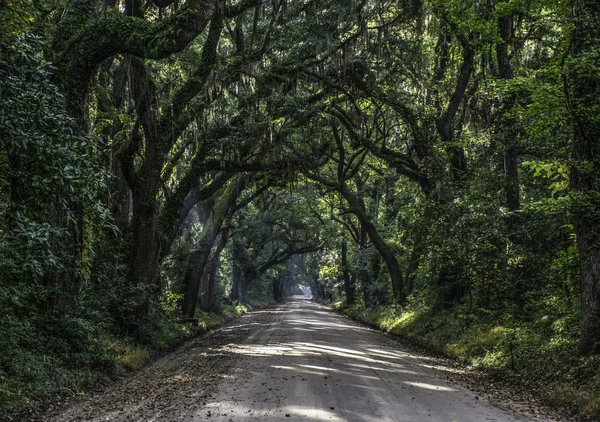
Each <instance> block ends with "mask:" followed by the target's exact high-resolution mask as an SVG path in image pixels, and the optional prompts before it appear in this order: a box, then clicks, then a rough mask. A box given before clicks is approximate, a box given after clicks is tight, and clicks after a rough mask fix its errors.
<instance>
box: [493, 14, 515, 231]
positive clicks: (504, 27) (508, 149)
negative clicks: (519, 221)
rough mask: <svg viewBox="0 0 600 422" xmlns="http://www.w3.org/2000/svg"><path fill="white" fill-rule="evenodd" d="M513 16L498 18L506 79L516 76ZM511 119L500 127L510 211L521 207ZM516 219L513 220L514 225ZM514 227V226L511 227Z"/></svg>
mask: <svg viewBox="0 0 600 422" xmlns="http://www.w3.org/2000/svg"><path fill="white" fill-rule="evenodd" d="M512 22H513V17H512V16H510V15H509V16H504V17H502V18H501V19H499V20H498V29H499V32H500V37H501V41H500V42H499V43H498V44H497V45H496V59H497V61H498V74H499V76H500V78H502V79H504V80H510V79H513V78H514V73H513V70H512V66H511V64H510V56H509V55H508V46H509V43H510V41H511V38H512V35H511V34H512ZM514 103H515V98H514V96H511V97H509V98H507V100H506V104H505V110H504V113H503V114H505V113H506V112H507V111H510V109H511V108H512V107H513V105H514ZM512 120H513V119H510V120H508V121H506V120H505V119H501V123H503V124H508V127H501V128H499V130H498V131H499V132H502V133H504V132H505V133H504V135H503V138H504V139H503V141H504V142H503V143H504V171H505V191H506V207H507V208H508V209H509V210H510V211H516V210H518V209H520V208H521V198H520V196H521V191H520V186H519V155H518V151H517V148H516V146H515V142H516V139H515V138H517V136H518V131H517V130H516V128H515V127H514V125H515V124H516V122H514V121H512ZM513 223H514V221H513V222H511V226H513V225H514V224H513ZM510 229H512V227H510Z"/></svg>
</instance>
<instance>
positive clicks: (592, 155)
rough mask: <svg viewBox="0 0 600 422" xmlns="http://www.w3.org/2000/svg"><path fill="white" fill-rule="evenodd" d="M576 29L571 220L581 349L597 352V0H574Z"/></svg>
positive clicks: (571, 75)
mask: <svg viewBox="0 0 600 422" xmlns="http://www.w3.org/2000/svg"><path fill="white" fill-rule="evenodd" d="M572 4H573V13H574V19H575V29H574V31H573V39H572V44H571V45H572V51H571V56H570V57H569V59H568V60H567V66H568V75H567V94H568V97H569V99H570V106H571V113H572V119H573V129H574V133H573V135H574V136H573V148H572V151H573V166H572V167H571V175H570V184H571V193H572V196H573V200H574V208H573V226H574V228H575V234H576V235H577V247H578V249H579V257H580V266H581V339H580V343H579V349H580V352H581V353H582V354H598V353H600V142H599V140H600V77H599V76H598V75H599V73H598V62H599V52H600V0H573V2H572Z"/></svg>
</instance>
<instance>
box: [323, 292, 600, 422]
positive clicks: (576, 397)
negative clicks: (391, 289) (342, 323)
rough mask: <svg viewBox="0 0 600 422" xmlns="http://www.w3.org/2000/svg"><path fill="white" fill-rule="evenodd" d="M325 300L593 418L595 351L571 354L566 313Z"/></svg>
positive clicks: (596, 412) (599, 405)
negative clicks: (585, 354)
mask: <svg viewBox="0 0 600 422" xmlns="http://www.w3.org/2000/svg"><path fill="white" fill-rule="evenodd" d="M332 306H333V308H334V309H335V310H336V311H338V312H340V313H343V314H344V315H346V316H348V317H350V318H351V319H354V320H357V321H360V322H363V323H366V324H367V325H370V326H372V327H374V328H377V329H379V330H381V331H384V332H387V333H390V334H393V335H397V336H399V337H402V338H403V339H406V340H408V341H410V342H411V343H414V344H418V345H420V346H422V347H424V348H426V349H428V350H431V351H432V352H436V353H441V354H443V355H446V356H448V357H450V358H453V359H456V360H458V361H460V362H463V363H465V364H467V365H471V366H473V367H476V368H481V369H484V370H485V371H486V372H488V373H489V374H490V375H491V376H493V377H497V378H501V379H503V380H505V381H509V382H511V383H518V384H520V385H522V386H524V387H525V388H526V389H528V390H531V391H532V392H535V393H536V395H538V397H539V396H541V397H542V399H543V401H544V402H546V403H547V404H549V405H551V406H554V407H561V408H566V409H568V410H569V411H570V412H572V413H574V414H575V415H577V416H578V417H579V418H581V419H582V420H594V421H596V420H600V356H591V357H582V356H579V355H578V353H577V340H578V332H577V329H576V327H577V323H576V321H574V320H573V318H574V315H573V313H569V312H567V313H565V314H564V315H548V314H545V315H542V314H543V312H539V313H538V314H535V315H534V314H531V313H529V314H523V315H526V316H527V318H524V317H523V318H518V317H515V315H510V314H507V313H494V312H490V311H486V310H477V311H472V310H468V309H467V306H466V305H457V306H455V307H453V308H451V309H446V310H439V309H435V310H434V309H431V308H428V307H426V306H423V305H420V304H418V303H416V302H412V303H409V305H408V306H407V307H406V308H404V309H402V308H400V307H399V306H396V305H386V306H378V307H370V308H366V307H365V306H364V305H362V304H357V305H353V306H347V305H346V304H345V303H344V302H342V301H339V302H336V303H334V304H333V305H332Z"/></svg>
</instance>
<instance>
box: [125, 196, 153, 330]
mask: <svg viewBox="0 0 600 422" xmlns="http://www.w3.org/2000/svg"><path fill="white" fill-rule="evenodd" d="M145 199H146V198H145V196H143V195H140V194H137V195H136V194H135V193H134V197H133V222H132V228H131V238H130V242H129V260H128V265H127V267H128V276H127V280H128V282H129V285H130V286H132V287H134V288H135V291H136V293H135V297H134V300H135V304H136V305H135V309H134V315H135V317H136V319H138V320H141V319H143V318H145V317H146V315H147V314H148V309H149V304H150V297H151V295H152V292H153V291H154V290H155V287H156V274H157V270H158V254H159V251H160V245H159V243H158V239H157V238H156V230H155V217H156V208H155V207H154V206H153V205H152V204H151V203H150V204H148V203H147V202H146V201H144V200H145Z"/></svg>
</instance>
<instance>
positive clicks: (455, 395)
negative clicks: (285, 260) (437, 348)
mask: <svg viewBox="0 0 600 422" xmlns="http://www.w3.org/2000/svg"><path fill="white" fill-rule="evenodd" d="M34 420H36V421H52V422H64V421H73V422H74V421H113V422H117V421H204V420H207V421H236V422H237V421H246V420H248V421H250V420H255V421H270V420H306V421H310V420H319V421H321V420H329V421H368V420H372V421H447V422H451V421H460V422H469V421H564V420H567V419H565V418H561V417H560V416H559V415H557V414H555V413H553V412H552V411H551V410H549V409H547V408H544V407H542V406H541V405H540V404H539V403H538V402H537V401H536V399H535V397H532V396H531V395H528V394H519V393H515V392H512V391H509V390H507V387H503V386H501V385H498V384H494V383H492V382H491V381H490V380H488V379H486V378H485V377H484V376H481V375H480V374H478V373H477V372H476V371H470V370H468V369H467V368H464V367H462V366H461V365H459V364H457V363H455V362H453V361H450V360H447V359H444V358H441V357H436V356H432V355H428V354H426V353H422V352H419V351H416V350H414V349H413V348H411V347H410V346H409V345H406V344H404V343H403V342H402V341H400V340H398V339H397V338H394V337H392V336H389V335H385V334H382V333H379V332H377V331H375V330H372V329H370V328H366V327H364V326H362V325H360V324H358V323H355V322H352V321H350V320H348V319H346V318H344V317H342V316H340V315H337V314H335V313H334V312H333V311H332V310H330V309H329V308H327V307H325V306H322V305H318V304H316V303H314V302H311V301H308V300H305V299H301V298H297V297H296V298H292V299H289V300H287V301H286V302H285V303H282V304H280V305H275V306H271V307H268V308H264V309H261V310H258V311H254V312H251V313H249V314H246V315H244V316H242V317H239V318H237V319H235V320H233V321H231V322H229V323H227V324H225V325H224V326H223V327H221V328H219V329H217V330H215V331H212V332H210V333H207V334H206V335H203V336H200V337H198V338H196V339H194V340H191V341H190V342H188V343H186V344H184V345H182V346H181V347H179V348H178V349H176V350H175V351H174V352H173V353H170V354H168V355H165V356H163V357H161V358H159V359H157V360H156V361H154V362H153V363H151V364H149V365H147V366H146V367H144V368H142V369H141V370H139V371H137V372H136V373H134V374H132V375H131V376H128V377H126V378H124V379H122V380H121V381H119V382H117V383H116V384H113V385H112V386H109V387H107V388H105V389H104V390H102V391H98V392H96V393H93V394H88V395H87V396H81V397H77V398H76V399H73V400H72V401H71V402H70V403H62V404H57V405H56V406H55V408H53V409H50V410H49V411H48V412H47V413H45V414H44V415H39V416H37V417H36V418H35V419H34Z"/></svg>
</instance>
